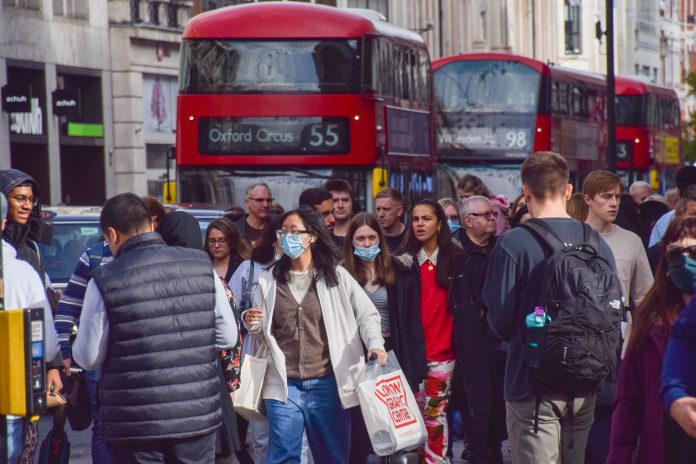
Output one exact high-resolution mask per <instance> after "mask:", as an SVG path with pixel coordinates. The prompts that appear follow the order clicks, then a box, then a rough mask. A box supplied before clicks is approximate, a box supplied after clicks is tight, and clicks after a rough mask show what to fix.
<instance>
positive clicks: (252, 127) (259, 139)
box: [198, 116, 350, 155]
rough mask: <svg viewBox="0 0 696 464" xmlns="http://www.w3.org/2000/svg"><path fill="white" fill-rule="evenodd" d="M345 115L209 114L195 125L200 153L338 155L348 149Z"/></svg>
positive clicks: (347, 127)
mask: <svg viewBox="0 0 696 464" xmlns="http://www.w3.org/2000/svg"><path fill="white" fill-rule="evenodd" d="M349 135H350V132H349V122H348V118H341V117H320V116H317V117H249V118H233V117H209V118H201V120H200V122H199V126H198V151H199V152H200V153H201V154H203V155H271V154H282V155H295V154H301V155H305V154H316V155H326V154H331V155H338V154H345V153H348V151H349V149H350V137H349Z"/></svg>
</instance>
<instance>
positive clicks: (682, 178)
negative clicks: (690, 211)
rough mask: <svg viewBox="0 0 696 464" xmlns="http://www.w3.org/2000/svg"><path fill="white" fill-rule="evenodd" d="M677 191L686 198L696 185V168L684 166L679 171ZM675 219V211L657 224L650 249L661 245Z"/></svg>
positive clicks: (664, 216)
mask: <svg viewBox="0 0 696 464" xmlns="http://www.w3.org/2000/svg"><path fill="white" fill-rule="evenodd" d="M676 182H677V191H678V192H679V198H684V194H685V193H686V189H687V188H689V187H691V186H692V185H696V166H684V167H683V168H681V169H680V170H679V171H677V176H676ZM672 219H674V210H671V211H668V212H666V213H665V214H664V215H663V216H662V217H661V218H660V219H658V220H657V222H656V223H655V227H653V230H652V232H651V233H650V241H649V242H648V247H651V246H653V245H655V244H656V243H660V241H662V237H663V236H664V235H665V232H667V226H669V223H670V222H672Z"/></svg>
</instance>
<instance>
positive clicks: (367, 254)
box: [353, 243, 382, 263]
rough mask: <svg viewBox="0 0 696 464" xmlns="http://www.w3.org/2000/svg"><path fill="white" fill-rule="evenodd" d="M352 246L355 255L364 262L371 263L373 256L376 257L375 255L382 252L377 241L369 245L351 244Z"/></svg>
mask: <svg viewBox="0 0 696 464" xmlns="http://www.w3.org/2000/svg"><path fill="white" fill-rule="evenodd" d="M353 248H354V250H353V253H354V254H355V256H357V257H358V258H360V259H362V260H363V261H365V262H366V263H371V262H372V261H374V260H375V258H377V255H379V254H380V253H381V252H382V250H381V249H380V247H379V243H378V244H377V245H373V246H370V247H359V246H355V245H353Z"/></svg>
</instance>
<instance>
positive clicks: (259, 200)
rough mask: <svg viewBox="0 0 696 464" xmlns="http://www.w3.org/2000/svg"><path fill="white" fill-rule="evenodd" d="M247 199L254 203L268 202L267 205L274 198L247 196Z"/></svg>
mask: <svg viewBox="0 0 696 464" xmlns="http://www.w3.org/2000/svg"><path fill="white" fill-rule="evenodd" d="M247 200H251V201H253V202H255V203H258V204H259V205H260V204H262V203H268V204H269V205H270V204H271V203H273V202H274V201H275V198H251V197H249V198H247Z"/></svg>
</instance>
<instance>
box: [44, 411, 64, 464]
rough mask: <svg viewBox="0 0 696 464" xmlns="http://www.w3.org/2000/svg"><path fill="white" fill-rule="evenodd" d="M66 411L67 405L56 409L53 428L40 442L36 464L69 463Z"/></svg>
mask: <svg viewBox="0 0 696 464" xmlns="http://www.w3.org/2000/svg"><path fill="white" fill-rule="evenodd" d="M67 411H68V405H67V404H62V405H60V406H58V407H56V410H55V414H54V416H53V428H52V429H51V430H50V431H49V432H48V434H47V435H46V438H44V440H43V441H42V442H41V449H40V450H39V460H38V461H37V462H38V464H68V461H70V442H69V441H68V435H67V434H66V433H65V418H66V416H67Z"/></svg>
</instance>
